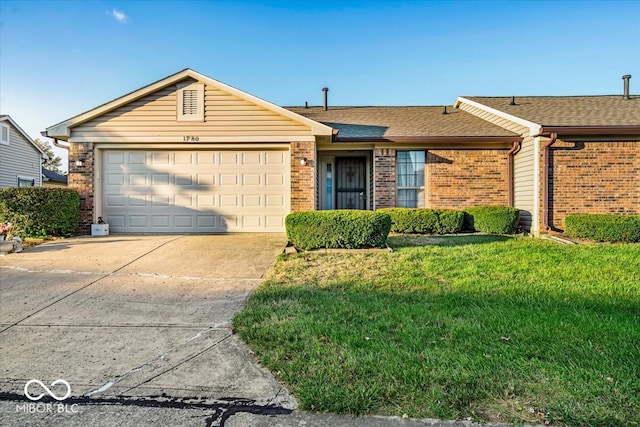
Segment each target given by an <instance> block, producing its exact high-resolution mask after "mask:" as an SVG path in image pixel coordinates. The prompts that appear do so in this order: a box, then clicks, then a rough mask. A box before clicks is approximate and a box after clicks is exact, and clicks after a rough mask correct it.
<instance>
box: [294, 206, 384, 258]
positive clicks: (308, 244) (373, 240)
mask: <svg viewBox="0 0 640 427" xmlns="http://www.w3.org/2000/svg"><path fill="white" fill-rule="evenodd" d="M285 226H286V229H287V238H288V239H289V241H290V242H291V243H293V244H294V245H295V246H296V247H297V248H299V249H304V250H308V249H318V248H349V249H356V248H372V247H384V246H386V244H387V236H388V235H389V230H390V229H391V217H390V216H389V215H387V214H384V213H378V212H372V211H361V210H333V211H310V212H296V213H292V214H289V215H288V216H287V218H286V220H285Z"/></svg>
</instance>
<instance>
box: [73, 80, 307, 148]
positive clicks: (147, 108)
mask: <svg viewBox="0 0 640 427" xmlns="http://www.w3.org/2000/svg"><path fill="white" fill-rule="evenodd" d="M185 81H187V82H190V81H191V82H193V81H192V80H190V79H188V80H185ZM181 83H182V82H181ZM177 86H178V85H172V86H170V87H168V88H165V89H162V90H159V91H157V92H154V93H152V94H150V95H147V96H145V97H143V98H141V99H138V100H136V101H132V102H130V103H128V104H127V105H124V106H122V107H120V108H117V109H115V110H113V111H111V112H108V113H105V114H103V115H101V116H100V117H98V118H96V119H93V120H90V121H88V122H85V123H82V124H80V125H78V126H76V127H73V128H72V130H71V138H79V139H85V138H86V140H87V141H91V140H92V139H93V138H100V140H102V141H103V140H104V138H111V139H112V140H113V142H114V143H117V142H118V138H123V137H124V138H129V137H150V136H153V137H180V136H184V135H197V136H199V137H244V136H279V135H288V136H296V135H301V136H307V135H310V134H311V129H310V127H309V126H307V125H304V124H302V123H298V122H296V121H293V120H291V119H289V118H288V117H284V116H282V115H280V114H278V113H276V112H273V111H269V110H267V109H266V108H264V107H262V106H259V105H256V104H254V103H252V102H249V101H246V100H244V99H241V98H239V97H237V96H235V95H232V94H230V93H227V92H224V91H222V90H220V89H218V88H216V87H213V86H210V85H207V86H206V87H205V101H204V102H205V117H204V121H203V122H202V121H192V122H185V121H178V120H177V96H176V93H177V90H178V87H177Z"/></svg>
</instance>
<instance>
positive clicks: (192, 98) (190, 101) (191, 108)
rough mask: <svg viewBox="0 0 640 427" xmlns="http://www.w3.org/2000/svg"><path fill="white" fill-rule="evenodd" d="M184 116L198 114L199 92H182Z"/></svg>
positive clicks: (191, 90) (186, 90) (187, 90)
mask: <svg viewBox="0 0 640 427" xmlns="http://www.w3.org/2000/svg"><path fill="white" fill-rule="evenodd" d="M182 114H184V115H185V116H187V115H194V114H198V91H197V90H194V89H190V90H189V89H185V90H183V91H182Z"/></svg>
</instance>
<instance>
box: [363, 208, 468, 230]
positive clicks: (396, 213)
mask: <svg viewBox="0 0 640 427" xmlns="http://www.w3.org/2000/svg"><path fill="white" fill-rule="evenodd" d="M376 212H381V213H386V214H389V215H390V216H391V231H392V232H394V233H419V234H453V233H458V232H460V231H461V230H462V224H463V220H464V213H463V212H461V211H456V210H452V209H424V208H382V209H378V210H376Z"/></svg>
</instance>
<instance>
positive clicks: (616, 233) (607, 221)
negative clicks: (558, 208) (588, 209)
mask: <svg viewBox="0 0 640 427" xmlns="http://www.w3.org/2000/svg"><path fill="white" fill-rule="evenodd" d="M564 224H565V229H566V230H565V232H566V233H567V234H568V235H569V236H573V237H581V238H585V239H591V240H596V241H598V242H627V243H631V242H640V215H615V214H580V215H568V216H567V217H566V218H565V220H564Z"/></svg>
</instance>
